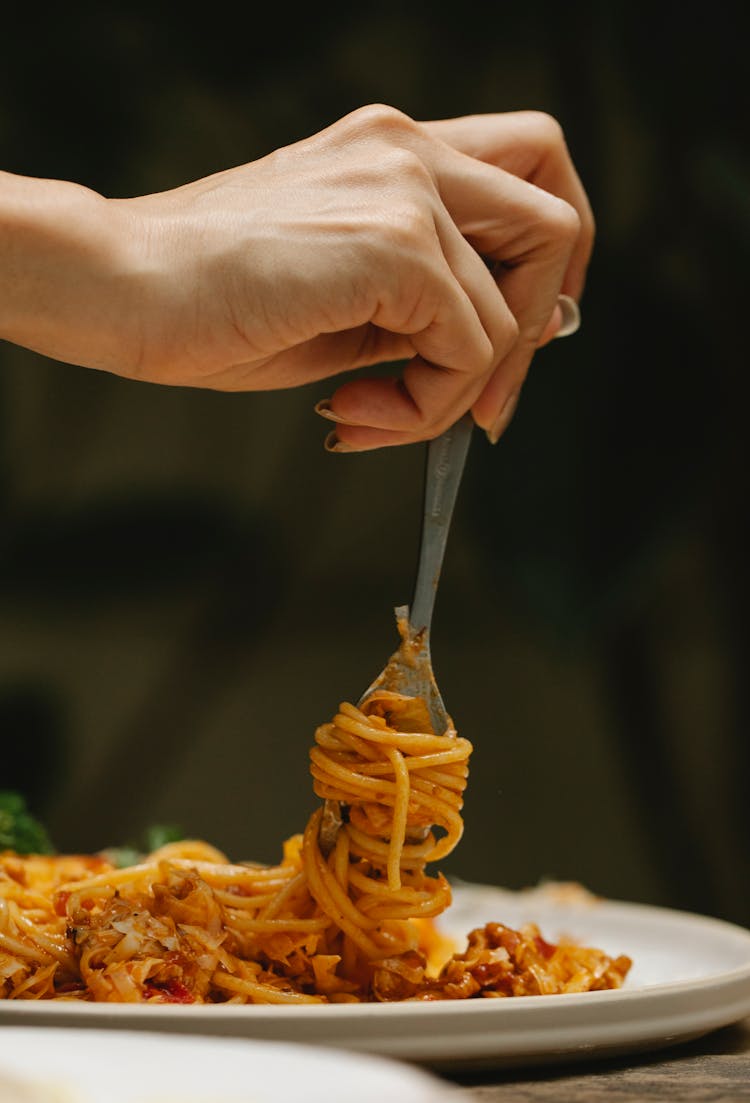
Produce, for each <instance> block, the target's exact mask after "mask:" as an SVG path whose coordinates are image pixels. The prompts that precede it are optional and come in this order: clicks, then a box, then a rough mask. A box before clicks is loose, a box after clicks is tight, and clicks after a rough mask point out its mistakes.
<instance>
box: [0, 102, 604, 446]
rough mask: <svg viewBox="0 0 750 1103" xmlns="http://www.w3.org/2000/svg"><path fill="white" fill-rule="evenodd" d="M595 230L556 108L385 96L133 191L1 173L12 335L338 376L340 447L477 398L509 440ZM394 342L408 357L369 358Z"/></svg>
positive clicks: (169, 362) (163, 364)
mask: <svg viewBox="0 0 750 1103" xmlns="http://www.w3.org/2000/svg"><path fill="white" fill-rule="evenodd" d="M593 236H594V222H593V218H592V215H591V210H590V207H589V203H588V200H587V198H586V194H585V192H584V189H583V187H582V185H581V183H580V180H579V178H578V176H577V174H576V171H575V168H574V166H573V164H572V161H571V159H570V156H569V154H568V151H567V148H566V145H565V141H564V138H563V135H562V132H561V130H560V128H559V126H558V125H557V123H556V122H555V121H554V120H553V119H551V118H550V117H549V116H546V115H543V114H539V113H536V112H514V113H508V114H498V115H475V116H468V117H465V118H459V119H446V120H441V121H438V122H427V123H424V122H416V121H414V120H413V119H411V118H409V117H408V116H406V115H404V114H402V113H401V112H399V111H397V110H395V109H394V108H390V107H386V106H380V105H376V106H371V107H366V108H361V109H359V110H357V111H355V112H353V113H352V114H350V115H347V116H345V117H344V118H343V119H340V120H339V121H337V122H336V123H334V124H333V125H332V126H330V127H328V128H327V129H325V130H323V131H321V132H320V133H318V134H315V135H313V136H312V137H310V138H306V139H304V140H303V141H300V142H297V143H295V144H293V145H291V146H287V147H284V148H282V149H279V150H276V151H275V152H274V153H272V154H270V155H269V156H267V157H263V158H261V159H260V160H258V161H253V162H251V163H249V164H246V165H241V166H239V167H237V168H232V169H228V170H226V171H225V172H220V173H216V174H215V175H213V176H209V177H206V178H205V179H202V180H197V181H195V182H193V183H190V184H186V185H184V186H183V187H179V188H175V189H173V190H171V191H167V192H161V193H158V194H153V195H145V196H139V197H136V198H132V199H106V198H104V197H103V196H101V195H98V194H97V193H95V192H93V191H91V190H89V189H87V188H85V187H81V186H79V185H77V184H72V183H67V182H64V181H56V180H39V179H31V178H27V177H20V176H13V175H11V174H8V173H0V258H2V260H1V261H0V337H2V338H4V339H6V340H8V341H12V342H15V343H17V344H19V345H23V346H25V347H27V348H31V349H34V350H36V351H38V352H41V353H44V354H45V355H47V356H50V357H52V358H54V359H57V360H62V361H66V362H69V363H73V364H79V365H82V366H85V367H90V368H98V369H101V370H104V371H109V372H113V373H114V374H116V375H120V376H123V377H125V378H128V379H140V380H144V381H149V382H153V383H162V384H170V385H177V386H188V387H206V388H213V389H216V390H225V391H253V390H270V389H277V388H283V387H296V386H300V385H303V384H309V383H312V382H315V381H322V380H324V379H328V378H329V377H330V379H331V385H330V387H329V388H328V396H327V401H324V402H323V403H322V404H320V406H319V412H321V413H322V414H323V416H324V417H327V418H329V419H330V420H331V421H334V422H335V423H336V428H335V434H334V435H332V437H331V438H330V439H329V440H328V447H329V448H330V449H332V450H334V451H362V450H368V449H373V448H380V447H385V446H389V445H398V444H408V443H412V442H414V441H419V440H426V439H430V438H432V437H434V436H436V435H437V434H438V433H440V432H442V431H443V430H444V429H445V428H447V427H448V426H449V425H450V424H452V423H453V422H454V421H455V420H456V419H457V418H458V417H459V416H460V415H461V414H463V413H465V412H466V411H467V410H471V411H472V413H473V416H474V419H475V421H476V422H477V424H478V425H480V426H481V427H482V428H484V429H485V430H487V432H488V435H489V436H490V438H491V439H493V440H496V439H497V438H498V437H499V436H500V435H501V433H502V431H503V430H504V428H505V426H506V425H507V422H508V421H509V420H510V416H511V414H512V410H513V408H514V407H515V403H516V401H517V397H518V394H519V392H520V389H521V386H522V384H523V381H524V379H525V377H526V373H527V371H528V369H529V365H530V363H531V359H532V357H533V355H534V353H535V351H536V350H537V349H538V348H539V347H540V346H541V345H543V344H545V343H546V342H547V341H549V340H550V339H551V338H552V337H554V336H555V335H556V334H557V333H558V332H559V331H560V327H561V324H562V322H563V313H562V312H561V307H560V305H559V297H560V296H561V295H563V296H567V297H569V298H570V299H572V300H574V301H577V300H578V299H579V298H580V296H581V293H582V290H583V284H584V279H585V273H586V267H587V264H588V261H589V257H590V254H591V247H592V243H593ZM564 301H565V300H563V302H564ZM396 360H406V361H407V364H406V366H405V368H404V369H403V370H402V372H401V375H400V376H399V377H398V378H396V377H395V376H394V377H393V378H389V379H383V378H380V379H373V378H370V377H368V374H367V372H366V368H367V366H368V365H372V364H375V363H379V362H382V361H396ZM352 369H365V370H360V371H358V372H357V374H356V375H355V377H354V378H353V379H350V380H348V381H347V382H345V383H343V384H341V385H339V386H336V379H335V377H336V376H337V375H338V374H340V373H342V372H347V371H351V370H352Z"/></svg>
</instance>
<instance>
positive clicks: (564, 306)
mask: <svg viewBox="0 0 750 1103" xmlns="http://www.w3.org/2000/svg"><path fill="white" fill-rule="evenodd" d="M557 305H558V306H559V307H560V313H561V314H562V325H561V326H560V328H559V329H558V331H557V333H556V334H555V337H570V336H571V335H572V334H573V333H575V332H576V330H577V329H578V328H579V327H580V325H581V311H580V310H579V309H578V303H577V302H576V301H575V299H571V297H570V295H558V297H557Z"/></svg>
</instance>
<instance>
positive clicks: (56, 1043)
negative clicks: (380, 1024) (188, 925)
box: [0, 1027, 447, 1103]
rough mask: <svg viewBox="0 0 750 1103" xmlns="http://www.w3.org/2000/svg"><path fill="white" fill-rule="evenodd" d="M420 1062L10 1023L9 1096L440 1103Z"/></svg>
mask: <svg viewBox="0 0 750 1103" xmlns="http://www.w3.org/2000/svg"><path fill="white" fill-rule="evenodd" d="M446 1096H447V1089H446V1088H445V1087H444V1086H443V1085H441V1083H440V1081H439V1080H437V1078H435V1077H433V1076H431V1075H429V1074H428V1073H426V1072H423V1071H421V1070H420V1069H415V1068H412V1067H411V1066H409V1065H405V1064H401V1063H400V1062H396V1061H390V1060H386V1059H384V1058H382V1057H370V1056H364V1055H362V1054H355V1053H343V1052H341V1051H340V1050H335V1049H328V1048H326V1047H323V1046H315V1047H313V1046H302V1045H290V1044H287V1043H283V1042H253V1041H243V1040H241V1039H237V1038H231V1039H227V1038H179V1037H174V1036H167V1035H164V1034H158V1035H155V1034H143V1033H135V1032H130V1031H126V1030H123V1031H119V1030H118V1031H112V1030H107V1031H104V1030H65V1031H62V1030H56V1029H52V1028H49V1027H8V1028H7V1029H3V1031H2V1032H1V1033H0V1103H103V1101H104V1100H106V1103H177V1101H178V1100H179V1103H301V1101H303V1100H304V1103H352V1100H357V1103H383V1100H388V1103H441V1100H445V1099H446Z"/></svg>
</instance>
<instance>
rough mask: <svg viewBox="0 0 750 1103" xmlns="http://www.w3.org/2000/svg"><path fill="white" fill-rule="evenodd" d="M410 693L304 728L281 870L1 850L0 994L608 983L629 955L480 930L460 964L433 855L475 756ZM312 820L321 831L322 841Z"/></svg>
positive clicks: (115, 997)
mask: <svg viewBox="0 0 750 1103" xmlns="http://www.w3.org/2000/svg"><path fill="white" fill-rule="evenodd" d="M471 749H472V748H471V744H470V743H469V741H468V740H466V739H462V738H460V737H459V736H457V735H456V733H455V731H454V730H453V729H450V730H449V731H448V732H446V733H445V734H443V735H435V734H434V732H433V730H432V728H431V726H430V722H429V717H428V713H427V709H426V706H425V704H424V702H423V701H422V700H421V699H420V698H412V697H405V696H403V695H401V694H397V693H392V692H387V691H385V690H381V691H377V692H375V693H373V694H372V696H371V697H369V699H368V700H367V702H366V703H365V704H363V705H362V706H361V707H360V708H357V707H355V706H354V705H351V704H346V703H345V704H342V705H341V706H340V708H339V710H338V712H337V714H336V716H335V717H334V719H333V720H332V721H331V722H330V723H327V724H322V725H321V726H320V727H319V728H318V730H317V731H316V733H315V746H314V747H313V748H312V751H311V755H310V758H311V773H312V775H313V779H314V788H315V792H316V793H317V795H318V796H319V797H321V798H323V800H325V801H326V802H327V804H326V806H325V807H326V808H327V809H328V810H333V811H334V812H335V811H336V810H338V813H339V814H334V815H333V816H332V817H331V816H329V817H327V818H325V817H324V807H323V806H321V807H320V808H318V809H317V810H316V811H315V812H314V813H313V814H312V816H311V817H310V820H309V822H308V824H307V827H306V829H305V832H304V834H303V835H295V836H293V837H292V838H291V839H289V840H287V842H286V843H285V844H284V849H283V856H282V859H281V861H280V862H279V864H278V865H275V866H263V865H255V864H232V863H230V862H229V861H228V860H227V858H226V857H225V855H224V854H222V853H221V852H220V851H218V850H216V849H215V848H213V847H212V846H209V845H208V844H207V843H204V842H195V841H187V842H175V843H168V844H166V845H165V846H162V847H160V848H159V849H157V850H155V851H154V852H153V853H152V854H150V855H149V856H148V857H147V858H146V859H145V860H144V861H141V862H138V863H136V864H135V865H131V866H127V867H126V868H122V869H118V868H116V866H115V865H114V864H113V862H112V861H111V860H109V859H108V858H107V857H106V856H104V854H102V855H95V856H71V855H66V856H57V857H56V856H48V855H30V856H26V857H24V856H21V855H18V854H16V853H14V852H12V851H8V852H5V853H4V854H0V996H1V997H4V998H10V999H64V1000H94V1001H122V1002H152V1003H276V1004H290V1003H295V1004H298V1003H346V1002H362V1001H381V1002H388V1001H393V1000H425V1001H429V1000H438V999H466V998H473V997H489V998H504V997H508V996H519V995H544V994H552V993H562V992H581V991H590V990H596V989H604V988H616V987H619V986H620V985H621V984H622V982H623V981H624V979H625V977H626V975H627V972H628V969H629V967H630V961H629V959H628V958H627V957H624V956H621V957H617V958H614V959H613V958H611V957H609V956H608V955H607V954H604V953H603V952H601V951H599V950H594V949H589V948H584V947H580V946H575V945H572V944H567V943H566V944H562V943H561V944H559V945H555V944H552V943H550V942H547V941H546V940H545V939H544V938H543V937H542V934H541V933H540V932H539V930H538V929H537V928H536V927H534V926H532V925H528V926H526V927H523V928H522V929H521V930H519V931H514V930H511V929H510V928H507V927H504V926H502V924H500V923H489V924H487V925H486V926H485V927H483V928H479V929H477V930H475V931H472V932H471V934H470V935H469V939H468V946H467V948H466V950H464V951H462V952H460V953H454V952H452V950H451V947H449V946H446V940H445V938H444V936H441V935H440V934H439V932H438V931H437V930H436V928H435V927H434V924H433V920H434V917H436V916H437V915H439V914H440V913H441V912H443V911H444V910H445V909H446V908H447V906H448V904H449V903H450V899H451V892H450V886H449V884H448V882H447V881H446V880H445V878H444V877H443V876H442V875H441V874H439V873H438V874H434V875H433V874H428V873H427V871H426V866H427V864H428V863H430V862H434V861H437V860H440V859H441V858H443V857H445V855H447V854H448V853H450V851H451V850H452V849H453V848H454V847H455V845H456V843H457V842H458V841H459V839H460V837H461V833H462V829H463V823H462V819H461V808H462V804H463V792H464V789H465V786H466V779H467V776H468V759H469V755H470V753H471ZM321 824H323V830H322V831H321Z"/></svg>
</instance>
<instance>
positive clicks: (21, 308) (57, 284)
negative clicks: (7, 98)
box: [0, 173, 132, 371]
mask: <svg viewBox="0 0 750 1103" xmlns="http://www.w3.org/2000/svg"><path fill="white" fill-rule="evenodd" d="M131 248H132V247H131V246H130V245H129V235H128V231H127V222H126V216H125V214H124V212H123V210H122V208H121V207H120V206H118V204H117V203H116V202H113V201H111V200H107V199H105V198H103V197H102V196H101V195H98V194H97V193H96V192H93V191H91V190H90V189H88V188H85V187H81V186H80V185H78V184H73V183H68V182H67V181H58V180H40V179H34V178H29V177H22V176H13V175H11V174H9V173H0V338H2V339H4V340H8V341H12V342H14V343H16V344H19V345H23V346H25V347H26V348H30V349H33V350H35V351H37V352H40V353H43V354H44V355H46V356H50V357H52V358H54V359H57V360H64V361H67V362H69V363H75V364H82V365H85V366H87V367H93V368H102V369H105V370H110V371H115V370H118V369H117V364H118V363H120V362H121V361H122V358H123V344H122V332H123V325H122V318H123V315H124V312H125V310H124V302H123V300H124V298H125V297H126V294H127V292H126V288H127V282H128V281H127V278H126V273H127V271H128V267H129V261H128V253H129V251H131Z"/></svg>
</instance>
